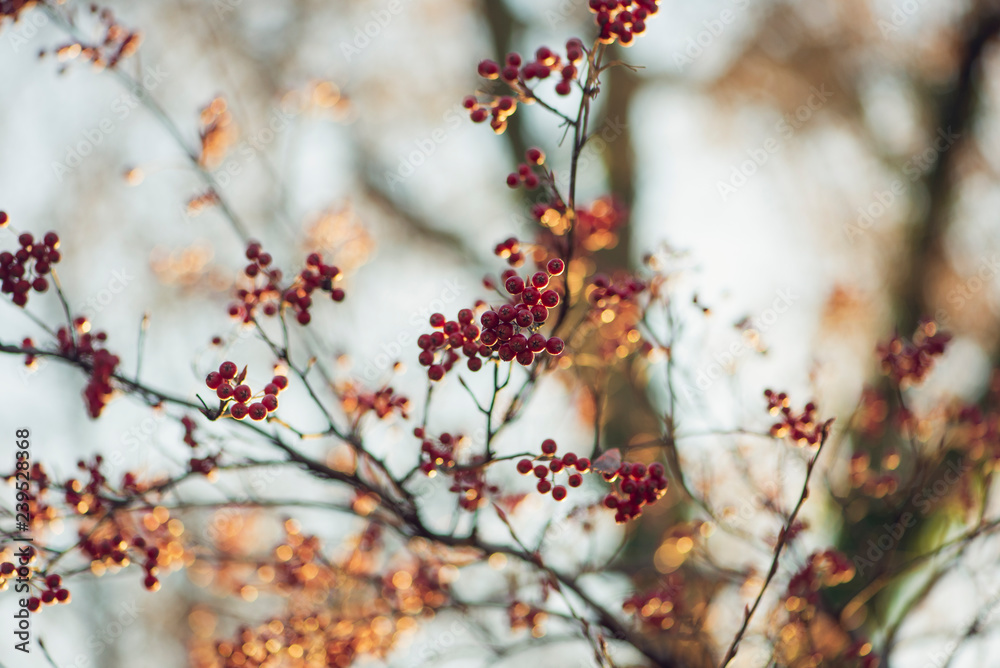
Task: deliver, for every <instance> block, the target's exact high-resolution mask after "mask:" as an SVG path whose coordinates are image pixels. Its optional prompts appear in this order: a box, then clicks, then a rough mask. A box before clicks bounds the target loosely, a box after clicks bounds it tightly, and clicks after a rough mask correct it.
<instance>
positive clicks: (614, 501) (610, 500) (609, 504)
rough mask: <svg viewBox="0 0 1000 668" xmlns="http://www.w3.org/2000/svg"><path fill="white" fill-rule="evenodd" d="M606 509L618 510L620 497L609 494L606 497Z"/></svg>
mask: <svg viewBox="0 0 1000 668" xmlns="http://www.w3.org/2000/svg"><path fill="white" fill-rule="evenodd" d="M604 507H605V508H617V507H618V497H617V496H615V495H614V494H608V495H607V496H606V497H604Z"/></svg>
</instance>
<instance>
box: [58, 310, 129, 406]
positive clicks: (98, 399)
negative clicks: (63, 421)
mask: <svg viewBox="0 0 1000 668" xmlns="http://www.w3.org/2000/svg"><path fill="white" fill-rule="evenodd" d="M73 330H74V332H73V333H71V332H70V330H69V329H68V328H67V327H60V328H59V329H58V330H57V331H56V339H57V340H58V342H59V352H61V353H63V354H64V355H72V356H74V357H75V358H76V359H77V360H79V361H80V362H83V363H84V365H85V366H86V367H89V369H90V378H89V379H88V381H87V386H86V387H85V388H84V390H83V398H84V400H85V401H86V404H87V413H88V414H89V415H90V417H92V418H95V419H96V418H98V417H100V415H101V411H103V410H104V407H105V406H106V405H107V404H108V402H109V401H110V400H111V395H112V394H113V392H114V387H112V385H111V381H112V379H113V378H114V375H115V370H116V369H117V368H118V364H119V363H121V360H120V359H119V358H118V356H117V355H113V354H112V353H110V352H109V351H108V350H107V349H106V348H104V347H103V346H104V343H105V342H106V341H107V340H108V335H107V334H105V333H104V332H94V333H91V331H90V321H88V320H87V319H86V318H83V317H79V318H76V319H74V320H73ZM74 333H75V334H76V337H75V338H74V335H73V334H74Z"/></svg>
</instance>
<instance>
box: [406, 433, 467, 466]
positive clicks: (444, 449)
mask: <svg viewBox="0 0 1000 668" xmlns="http://www.w3.org/2000/svg"><path fill="white" fill-rule="evenodd" d="M413 435H414V436H416V437H417V438H422V439H423V442H422V443H421V444H420V452H421V453H422V454H421V459H422V461H421V462H420V470H421V471H423V472H424V473H425V474H426V475H427V476H428V477H433V476H434V474H435V473H437V469H438V467H446V468H448V467H452V466H454V465H455V452H454V450H455V445H456V444H457V443H458V441H459V440H460V439H461V437H460V436H452V435H451V434H449V433H447V432H445V433H443V434H441V435H440V436H439V437H438V438H437V442H436V443H435V442H434V440H432V439H431V438H430V436H429V435H427V434H426V433H425V432H424V430H423V429H422V428H420V427H417V428H416V429H414V430H413Z"/></svg>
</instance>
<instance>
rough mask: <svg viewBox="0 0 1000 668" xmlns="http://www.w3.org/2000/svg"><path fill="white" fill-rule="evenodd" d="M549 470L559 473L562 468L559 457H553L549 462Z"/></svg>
mask: <svg viewBox="0 0 1000 668" xmlns="http://www.w3.org/2000/svg"><path fill="white" fill-rule="evenodd" d="M549 470H550V471H552V472H553V473H559V472H560V471H562V470H563V462H562V460H561V459H553V460H552V461H551V462H549Z"/></svg>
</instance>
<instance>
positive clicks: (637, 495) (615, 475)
mask: <svg viewBox="0 0 1000 668" xmlns="http://www.w3.org/2000/svg"><path fill="white" fill-rule="evenodd" d="M664 473H665V470H664V468H663V464H661V463H659V462H653V463H652V464H650V465H649V466H648V467H647V466H646V465H645V464H643V463H641V462H635V463H629V462H622V463H621V464H620V465H619V466H618V468H617V469H614V470H611V471H607V472H603V475H604V479H605V480H606V481H608V482H610V483H612V488H611V491H610V492H608V495H607V496H605V497H604V506H605V507H606V508H611V509H612V510H614V511H615V522H618V523H619V524H624V523H625V522H628V521H629V520H631V519H635V518H636V517H638V516H639V515H641V514H642V509H643V507H644V506H646V505H648V504H651V503H655V502H656V501H658V500H659V499H660V497H662V496H663V495H664V494H665V493H666V491H667V479H666V478H665V477H664ZM616 483H617V487H616V486H615V484H616Z"/></svg>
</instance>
